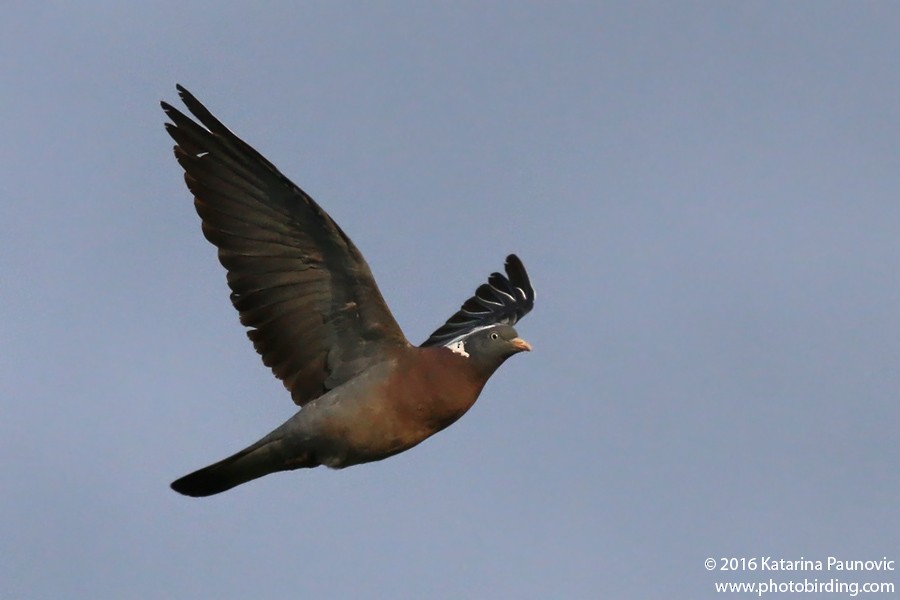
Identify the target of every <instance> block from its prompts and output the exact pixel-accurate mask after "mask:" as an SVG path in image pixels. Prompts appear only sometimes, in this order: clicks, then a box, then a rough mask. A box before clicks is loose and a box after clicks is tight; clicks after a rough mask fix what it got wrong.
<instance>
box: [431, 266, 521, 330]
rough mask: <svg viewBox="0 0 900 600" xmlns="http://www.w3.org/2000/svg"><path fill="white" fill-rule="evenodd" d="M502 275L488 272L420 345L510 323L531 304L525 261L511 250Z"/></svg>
mask: <svg viewBox="0 0 900 600" xmlns="http://www.w3.org/2000/svg"><path fill="white" fill-rule="evenodd" d="M504 269H505V270H506V276H504V275H502V274H500V273H491V276H490V277H488V282H487V283H483V284H481V285H480V286H479V287H478V289H477V290H475V295H474V296H472V297H471V298H469V299H468V300H466V301H465V303H464V304H463V305H462V307H461V308H460V309H459V311H457V312H456V314H454V315H453V316H452V317H450V319H448V320H447V322H446V323H444V324H443V325H441V326H440V327H438V329H437V330H435V332H434V333H432V334H431V336H430V337H429V338H428V339H427V340H425V342H423V343H422V346H440V345H444V344H447V343H448V342H450V341H452V340H454V339H456V338H458V337H460V336H463V335H466V334H468V333H471V332H472V331H474V330H475V329H478V328H480V327H486V326H488V325H496V324H498V323H506V324H507V325H514V324H515V323H516V321H518V320H519V319H521V318H522V317H524V316H525V315H526V314H528V312H529V311H530V310H531V309H532V308H534V298H535V293H534V288H533V287H531V280H530V279H529V278H528V272H527V271H526V270H525V265H523V264H522V261H521V260H519V257H518V256H516V255H515V254H510V255H509V256H507V257H506V264H505V265H504Z"/></svg>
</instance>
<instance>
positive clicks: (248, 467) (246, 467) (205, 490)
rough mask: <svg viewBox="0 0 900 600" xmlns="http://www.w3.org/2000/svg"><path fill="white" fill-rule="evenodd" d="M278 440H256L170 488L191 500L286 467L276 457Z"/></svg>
mask: <svg viewBox="0 0 900 600" xmlns="http://www.w3.org/2000/svg"><path fill="white" fill-rule="evenodd" d="M280 445H281V442H280V441H278V440H275V441H269V440H260V441H259V442H257V443H256V444H254V445H252V446H250V447H249V448H245V449H244V450H241V451H240V452H238V453H237V454H234V455H232V456H229V457H228V458H226V459H224V460H220V461H219V462H217V463H215V464H212V465H209V466H208V467H204V468H202V469H200V470H198V471H194V472H193V473H191V474H190V475H185V476H184V477H182V478H181V479H177V480H175V481H174V482H172V489H173V490H175V491H176V492H178V493H179V494H184V495H185V496H193V497H195V498H197V497H202V496H212V495H213V494H219V493H221V492H224V491H225V490H230V489H231V488H233V487H235V486H238V485H241V484H242V483H247V482H248V481H252V480H254V479H257V478H259V477H262V476H263V475H268V474H269V473H275V472H276V471H283V470H285V469H286V468H288V467H287V466H286V465H285V461H284V460H283V458H282V457H280V456H279V454H280V453H279V452H278V451H277V450H278V447H279V446H280Z"/></svg>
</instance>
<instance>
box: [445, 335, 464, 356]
mask: <svg viewBox="0 0 900 600" xmlns="http://www.w3.org/2000/svg"><path fill="white" fill-rule="evenodd" d="M447 348H450V349H451V350H453V351H454V352H456V353H457V354H459V355H460V356H465V357H466V358H469V353H468V352H466V340H465V339H462V340H457V341H455V342H450V343H449V344H447Z"/></svg>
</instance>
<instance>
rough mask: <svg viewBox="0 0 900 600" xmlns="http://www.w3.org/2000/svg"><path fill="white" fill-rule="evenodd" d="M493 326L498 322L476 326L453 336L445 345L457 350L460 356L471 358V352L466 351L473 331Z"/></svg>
mask: <svg viewBox="0 0 900 600" xmlns="http://www.w3.org/2000/svg"><path fill="white" fill-rule="evenodd" d="M491 327H496V324H491V325H482V326H481V327H476V328H475V329H472V330H471V331H467V332H465V333H464V334H462V335H460V336H457V337H455V338H453V339H452V340H450V341H449V342H447V343H446V344H444V347H445V348H450V349H451V350H452V351H454V352H456V353H457V354H459V355H460V356H465V357H466V358H469V353H468V352H466V339H467V338H468V337H469V336H470V335H472V334H473V333H476V332H478V331H483V330H485V329H490V328H491Z"/></svg>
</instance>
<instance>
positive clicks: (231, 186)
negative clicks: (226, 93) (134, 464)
mask: <svg viewBox="0 0 900 600" xmlns="http://www.w3.org/2000/svg"><path fill="white" fill-rule="evenodd" d="M177 89H178V93H179V96H180V97H181V100H182V101H183V102H184V105H185V106H186V107H187V108H188V110H189V111H190V113H191V114H192V115H193V117H194V119H196V120H194V119H192V118H191V117H189V116H186V115H185V114H184V113H182V112H181V111H179V110H178V109H177V108H174V107H173V106H171V105H170V104H168V103H166V102H162V103H161V105H162V109H163V111H165V113H166V115H167V116H168V118H169V120H170V121H171V122H169V123H166V125H165V127H166V131H167V132H168V133H169V135H170V136H172V139H174V140H175V158H176V159H177V160H178V163H179V164H180V165H181V166H182V168H183V169H184V179H185V182H186V183H187V187H188V188H189V190H190V191H191V193H192V194H193V195H194V207H195V208H196V210H197V213H198V214H199V216H200V218H201V220H202V224H203V225H202V227H203V234H204V235H205V236H206V239H208V240H209V241H210V242H211V243H212V244H214V245H215V246H216V247H217V248H218V250H219V252H218V253H219V262H221V263H222V266H224V267H225V269H226V271H227V278H228V285H229V287H230V288H231V302H232V304H234V307H235V308H236V309H237V311H238V313H239V315H240V320H241V323H242V324H243V325H245V326H246V327H247V328H248V331H247V335H248V336H249V338H250V340H251V341H252V342H253V346H254V347H255V348H256V351H257V352H258V353H259V354H260V355H261V356H262V360H263V362H264V363H265V364H266V366H268V367H270V368H271V369H272V372H273V373H274V374H275V376H276V377H277V378H279V379H280V380H281V381H282V382H283V383H284V386H285V388H287V390H288V391H289V392H290V394H291V398H292V399H293V401H294V402H295V403H296V404H297V405H299V406H300V407H301V408H300V410H299V411H298V412H297V413H296V414H294V416H292V417H291V418H290V419H288V420H287V421H286V422H285V423H284V424H282V425H281V426H280V427H278V428H277V429H275V430H274V431H272V432H271V433H269V434H268V435H266V436H265V437H263V438H262V439H261V440H259V441H258V442H256V443H255V444H253V445H251V446H249V447H247V448H245V449H243V450H241V451H240V452H238V453H236V454H234V455H232V456H230V457H228V458H226V459H224V460H221V461H219V462H217V463H215V464H213V465H210V466H208V467H205V468H203V469H200V470H198V471H195V472H193V473H191V474H189V475H186V476H184V477H182V478H180V479H178V480H176V481H175V482H174V483H172V489H174V490H175V491H176V492H179V493H181V494H185V495H187V496H211V495H213V494H218V493H220V492H224V491H225V490H228V489H231V488H233V487H235V486H237V485H241V484H243V483H246V482H248V481H251V480H253V479H256V478H259V477H262V476H264V475H268V474H269V473H275V472H279V471H288V470H293V469H302V468H310V467H317V466H320V465H325V466H327V467H331V468H334V469H341V468H344V467H349V466H351V465H357V464H361V463H366V462H372V461H376V460H382V459H384V458H387V457H389V456H392V455H394V454H397V453H399V452H403V451H405V450H408V449H410V448H412V447H413V446H415V445H416V444H418V443H420V442H422V441H423V440H425V439H426V438H428V437H430V436H431V435H434V434H435V433H437V432H438V431H441V430H442V429H444V428H446V427H447V426H449V425H451V424H452V423H453V422H455V421H456V420H457V419H459V418H460V417H461V416H462V415H463V414H465V412H466V411H467V410H469V408H470V407H471V406H472V405H473V404H474V403H475V400H476V399H477V398H478V395H479V394H480V392H481V390H482V388H483V387H484V385H485V383H487V380H488V378H490V376H491V375H492V374H493V373H494V371H496V370H497V368H498V367H499V366H500V365H501V364H502V363H503V362H504V361H505V360H506V359H507V358H509V357H510V356H512V355H513V354H516V353H518V352H522V351H528V350H531V346H530V345H529V344H528V343H527V342H526V341H524V340H523V339H522V338H520V337H519V335H518V334H517V333H516V330H515V329H514V328H513V325H515V323H516V322H517V321H518V320H519V319H521V318H522V317H523V316H524V315H525V314H526V313H528V312H529V311H530V310H531V309H532V307H533V306H534V299H535V292H534V289H533V287H532V285H531V282H530V280H529V278H528V273H527V272H526V271H525V267H524V265H523V264H522V261H521V260H519V258H518V257H516V256H515V255H514V254H510V255H509V256H508V257H507V258H506V263H505V269H504V270H505V272H506V274H505V275H503V274H500V273H493V274H492V275H491V276H490V277H489V278H488V281H487V283H484V284H482V285H481V286H479V287H478V288H477V290H476V291H475V295H474V296H472V297H471V298H469V299H468V300H466V301H465V303H463V305H462V307H461V308H460V309H459V311H458V312H457V313H455V314H454V315H453V316H451V317H450V319H449V320H448V321H447V322H446V323H444V324H443V325H442V326H440V327H439V328H438V329H437V330H435V331H434V333H432V334H431V336H429V338H428V339H427V340H425V341H424V342H423V343H422V344H421V345H419V346H414V345H412V344H410V342H409V341H408V340H407V339H406V337H405V336H404V335H403V332H402V331H401V330H400V327H399V326H398V325H397V322H396V320H394V316H393V315H392V314H391V311H390V310H389V309H388V307H387V304H386V303H385V301H384V298H382V296H381V292H380V291H379V290H378V286H377V285H376V283H375V279H374V278H373V277H372V273H371V271H370V270H369V266H368V264H367V263H366V261H365V259H364V258H363V256H362V254H361V253H360V252H359V250H357V248H356V246H355V245H354V244H353V242H352V241H350V238H349V237H347V234H345V233H344V232H343V231H342V230H341V228H340V227H339V226H338V224H337V223H335V222H334V221H333V220H332V219H331V217H330V216H328V213H326V212H325V211H324V210H323V209H322V208H321V207H320V206H319V205H318V204H317V203H316V202H315V201H314V200H313V199H312V198H311V197H309V196H308V195H307V194H306V193H305V192H304V191H303V190H301V189H300V188H299V187H297V186H296V185H295V184H294V183H292V182H291V181H290V180H289V179H288V178H287V177H285V176H284V175H282V174H281V172H280V171H278V169H276V168H275V166H274V165H273V164H272V163H271V162H269V161H268V160H266V158H265V157H263V156H262V154H260V153H259V152H257V151H256V150H254V149H253V148H252V147H251V146H250V145H249V144H247V143H246V142H244V141H243V140H241V139H240V138H239V137H237V136H236V135H235V134H233V133H232V132H231V131H230V130H229V129H228V128H227V127H225V126H224V125H223V124H222V123H221V122H220V121H219V120H218V119H217V118H216V117H214V116H213V115H212V113H210V112H209V110H207V109H206V107H205V106H203V104H201V103H200V102H199V101H198V100H197V99H196V98H195V97H194V96H193V95H191V93H190V92H188V91H187V90H186V89H184V88H183V87H182V86H180V85H179V86H177Z"/></svg>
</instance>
